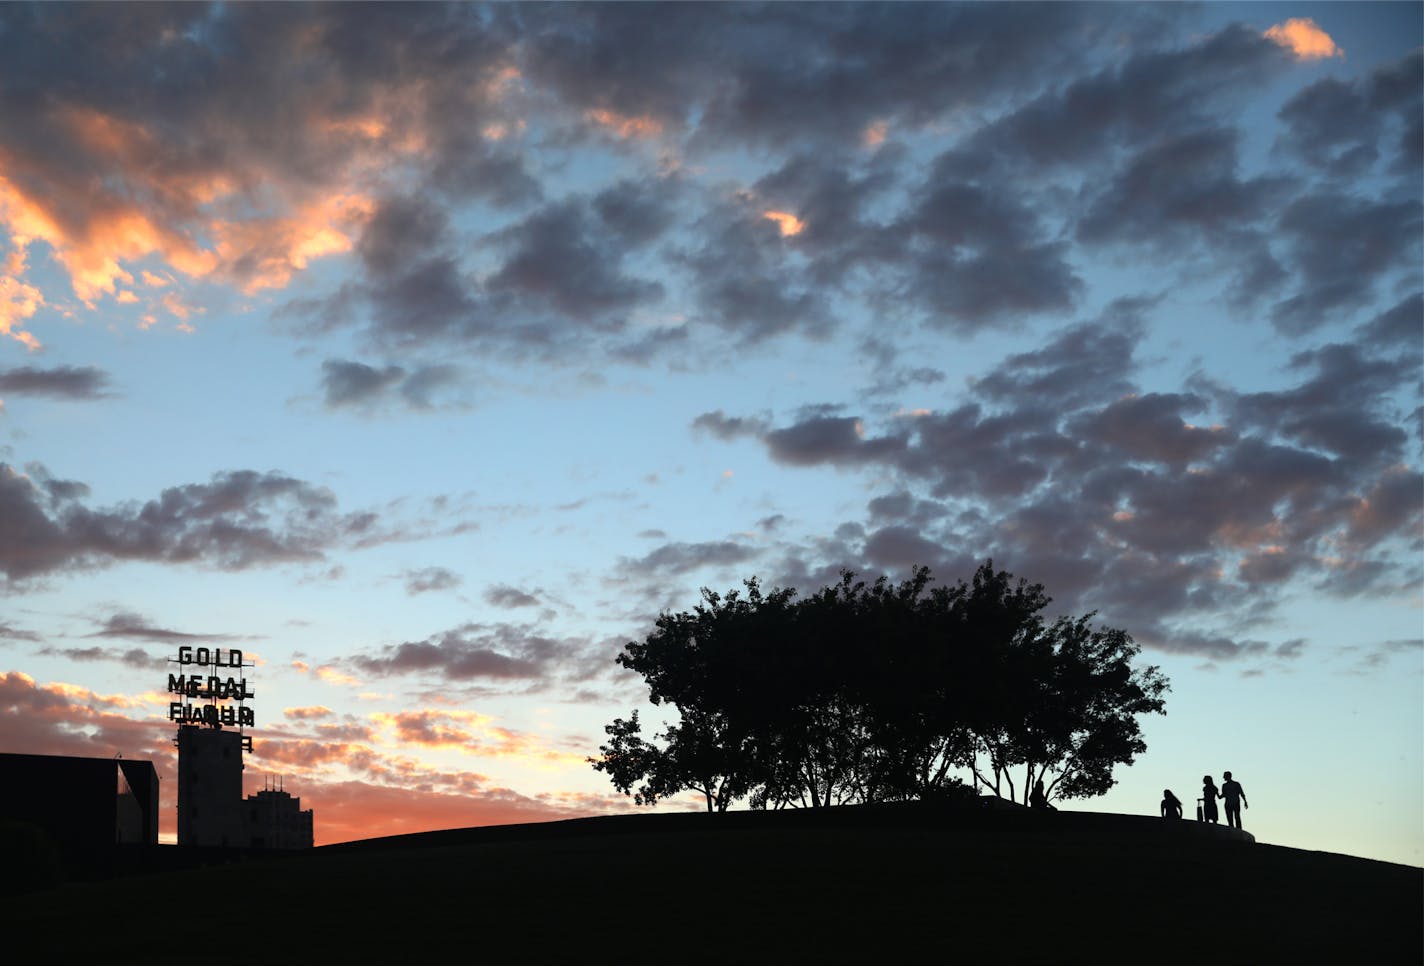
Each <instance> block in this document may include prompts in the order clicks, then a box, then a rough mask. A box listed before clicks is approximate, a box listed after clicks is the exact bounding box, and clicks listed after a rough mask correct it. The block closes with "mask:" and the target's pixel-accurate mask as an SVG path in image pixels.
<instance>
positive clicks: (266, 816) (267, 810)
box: [242, 788, 312, 849]
mask: <svg viewBox="0 0 1424 966" xmlns="http://www.w3.org/2000/svg"><path fill="white" fill-rule="evenodd" d="M242 809H243V813H244V818H245V820H246V823H247V844H248V845H250V846H251V847H252V848H254V849H309V848H311V847H312V810H311V809H307V810H306V811H305V812H304V811H302V800H301V799H300V798H293V797H292V796H291V795H288V794H287V793H286V792H284V791H282V790H281V789H276V788H269V789H265V790H263V791H260V792H257V793H256V794H255V795H248V796H247V801H246V802H244V803H243V806H242Z"/></svg>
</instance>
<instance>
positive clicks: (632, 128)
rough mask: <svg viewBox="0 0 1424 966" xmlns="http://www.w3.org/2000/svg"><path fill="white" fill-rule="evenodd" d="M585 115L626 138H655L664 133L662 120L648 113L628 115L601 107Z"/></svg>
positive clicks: (602, 126)
mask: <svg viewBox="0 0 1424 966" xmlns="http://www.w3.org/2000/svg"><path fill="white" fill-rule="evenodd" d="M584 117H586V118H588V119H589V120H590V121H592V122H593V123H594V124H597V125H598V126H599V127H601V128H603V129H604V130H606V131H609V132H611V133H613V134H616V135H618V137H620V138H623V139H624V140H628V139H629V138H655V137H657V136H658V135H659V134H662V133H663V125H662V122H661V121H659V120H657V119H656V118H653V117H649V116H647V115H646V114H641V115H638V116H637V117H628V116H627V115H626V114H619V113H618V112H616V111H609V110H605V109H603V108H599V109H597V110H593V111H589V112H587V113H586V114H585V115H584Z"/></svg>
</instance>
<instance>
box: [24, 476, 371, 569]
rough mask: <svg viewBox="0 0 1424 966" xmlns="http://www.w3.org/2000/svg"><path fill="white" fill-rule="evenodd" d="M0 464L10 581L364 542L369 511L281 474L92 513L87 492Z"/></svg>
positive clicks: (317, 553) (182, 490)
mask: <svg viewBox="0 0 1424 966" xmlns="http://www.w3.org/2000/svg"><path fill="white" fill-rule="evenodd" d="M29 469H30V472H28V473H22V472H20V471H18V470H16V469H15V468H14V467H12V466H10V465H8V464H0V519H4V520H5V521H6V533H7V536H6V539H5V540H3V541H0V573H4V575H5V576H6V578H7V579H8V581H9V582H10V583H11V584H14V583H16V582H19V581H23V580H25V579H27V578H30V577H35V576H39V575H43V574H47V573H54V572H58V571H64V570H74V569H85V568H91V567H102V566H107V565H110V564H113V563H116V562H118V561H123V560H141V561H149V562H155V563H169V564H185V563H196V564H202V565H205V566H210V567H216V568H219V569H223V570H243V569H246V568H249V567H257V566H269V565H272V564H278V563H294V562H295V563H300V562H313V561H319V560H322V559H323V558H324V556H325V553H326V551H327V550H328V549H330V548H332V547H335V546H336V545H338V544H346V543H351V542H354V541H356V540H358V539H362V538H367V539H369V538H370V537H371V536H372V534H373V531H374V530H375V522H376V521H375V518H374V515H372V514H369V513H355V514H342V513H340V512H338V510H337V508H336V497H335V496H334V495H333V494H332V493H331V492H330V491H329V490H326V489H324V488H321V487H317V486H313V485H311V484H309V483H306V482H303V481H301V480H298V479H295V478H292V477H288V476H283V475H281V474H280V473H258V472H255V471H252V470H235V471H229V472H223V473H217V474H215V475H214V476H213V478H212V480H211V481H210V482H208V483H190V484H185V485H182V486H175V487H170V488H168V489H166V490H164V491H163V492H162V493H161V494H159V495H158V496H157V497H155V498H154V499H151V500H148V501H146V502H144V503H126V504H120V505H117V506H114V507H110V508H107V509H96V508H92V507H90V506H88V505H86V504H85V503H84V502H83V499H84V497H85V496H87V493H88V488H87V487H86V486H84V485H83V484H82V483H77V482H75V481H72V480H54V479H51V478H50V477H49V476H48V475H47V474H46V473H45V472H44V470H43V467H30V468H29Z"/></svg>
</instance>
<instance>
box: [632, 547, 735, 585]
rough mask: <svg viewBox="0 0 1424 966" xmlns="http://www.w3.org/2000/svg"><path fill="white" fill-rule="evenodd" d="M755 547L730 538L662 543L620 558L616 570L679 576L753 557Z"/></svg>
mask: <svg viewBox="0 0 1424 966" xmlns="http://www.w3.org/2000/svg"><path fill="white" fill-rule="evenodd" d="M758 553H759V551H758V550H757V549H756V548H755V547H749V546H746V545H745V544H740V543H735V542H733V541H730V540H712V541H706V542H703V543H676V542H673V543H664V544H663V545H661V546H659V547H658V548H656V549H655V550H653V551H651V552H649V553H647V554H645V555H644V556H642V557H639V558H637V559H630V558H623V559H622V560H621V561H620V562H619V565H618V567H619V570H620V571H622V572H623V573H625V574H627V575H630V576H632V575H640V576H642V577H645V578H646V577H648V576H649V575H653V574H668V575H675V576H676V575H681V574H686V573H690V572H692V571H694V570H700V569H702V568H703V567H726V566H731V565H733V564H740V563H745V562H746V561H748V560H751V559H753V558H755V557H756V556H757V555H758Z"/></svg>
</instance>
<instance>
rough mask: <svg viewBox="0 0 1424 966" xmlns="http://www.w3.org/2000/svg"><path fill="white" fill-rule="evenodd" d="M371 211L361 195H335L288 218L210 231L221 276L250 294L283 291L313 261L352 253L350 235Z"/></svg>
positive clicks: (221, 225)
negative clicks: (234, 280)
mask: <svg viewBox="0 0 1424 966" xmlns="http://www.w3.org/2000/svg"><path fill="white" fill-rule="evenodd" d="M374 210H375V203H374V202H373V201H372V200H371V199H370V198H369V197H367V196H365V195H361V194H354V193H353V194H347V193H336V194H333V195H330V196H328V197H325V198H318V199H317V200H315V201H312V202H309V203H308V204H306V205H303V206H302V207H301V209H299V210H298V211H297V213H296V214H295V215H293V216H291V217H289V218H261V219H253V220H250V221H241V222H219V223H217V224H215V225H214V226H213V231H214V234H215V235H216V236H217V238H218V245H217V251H218V255H219V256H220V257H221V259H222V262H223V265H224V268H225V270H226V271H228V272H229V273H231V274H233V275H234V276H236V277H238V278H240V279H242V290H243V291H244V292H247V293H252V292H255V291H258V290H260V289H266V288H284V287H285V286H286V285H287V283H288V282H289V281H291V278H292V275H293V274H294V273H295V272H297V271H300V270H301V269H304V268H306V267H307V263H308V262H310V261H311V259H313V258H320V257H321V256H324V255H335V254H340V253H341V252H347V251H350V250H351V246H352V241H351V234H348V233H354V229H355V226H356V225H357V224H358V223H360V222H361V221H363V220H364V219H366V218H367V217H369V216H370V214H371V213H372V212H373V211H374Z"/></svg>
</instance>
